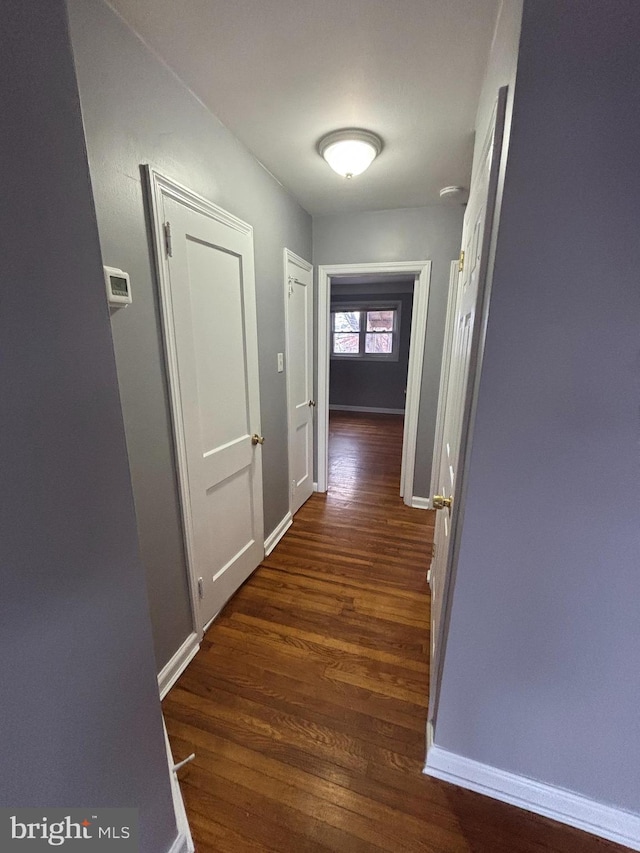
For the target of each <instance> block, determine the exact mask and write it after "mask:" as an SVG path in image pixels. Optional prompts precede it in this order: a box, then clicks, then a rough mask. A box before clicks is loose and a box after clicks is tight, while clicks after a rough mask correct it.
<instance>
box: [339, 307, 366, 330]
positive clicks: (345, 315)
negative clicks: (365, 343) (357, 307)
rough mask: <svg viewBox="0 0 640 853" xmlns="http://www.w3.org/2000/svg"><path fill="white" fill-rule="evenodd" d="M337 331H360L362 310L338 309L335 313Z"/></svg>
mask: <svg viewBox="0 0 640 853" xmlns="http://www.w3.org/2000/svg"><path fill="white" fill-rule="evenodd" d="M333 329H334V331H335V332H359V331H360V311H336V312H335V313H334V315H333Z"/></svg>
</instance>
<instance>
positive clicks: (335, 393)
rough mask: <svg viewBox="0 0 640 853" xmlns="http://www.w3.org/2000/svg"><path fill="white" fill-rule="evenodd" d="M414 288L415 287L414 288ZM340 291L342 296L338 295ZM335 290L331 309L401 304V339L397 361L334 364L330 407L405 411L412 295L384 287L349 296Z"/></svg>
mask: <svg viewBox="0 0 640 853" xmlns="http://www.w3.org/2000/svg"><path fill="white" fill-rule="evenodd" d="M411 287H413V285H411ZM337 290H339V291H340V292H339V293H336V292H335V291H337ZM344 290H345V288H344V287H338V286H334V287H333V288H332V294H331V305H332V307H333V306H335V307H336V308H338V309H339V306H340V304H341V303H342V304H348V303H349V302H354V301H356V302H360V301H364V302H366V301H371V302H385V301H388V302H400V339H399V341H398V360H397V361H363V360H350V359H344V358H343V359H340V358H334V359H331V360H330V364H329V369H330V378H329V403H330V404H333V405H340V406H366V407H372V408H382V409H404V404H405V393H404V392H405V388H406V387H407V368H408V366H409V343H410V342H411V313H412V312H411V309H412V305H413V294H412V293H398V292H397V291H396V292H393V291H391V292H389V291H388V288H387V289H385V285H384V283H383V284H381V285H380V287H379V288H378V289H376V290H374V289H373V288H371V289H370V290H369V291H368V292H364V293H358V294H351V295H350V294H348V293H345V292H344Z"/></svg>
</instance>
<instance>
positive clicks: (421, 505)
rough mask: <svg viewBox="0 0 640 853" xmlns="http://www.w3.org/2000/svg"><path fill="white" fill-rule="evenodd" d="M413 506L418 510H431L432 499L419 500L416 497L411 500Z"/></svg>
mask: <svg viewBox="0 0 640 853" xmlns="http://www.w3.org/2000/svg"><path fill="white" fill-rule="evenodd" d="M411 506H413V507H415V508H416V509H431V498H417V497H416V496H415V495H414V496H413V497H412V498H411Z"/></svg>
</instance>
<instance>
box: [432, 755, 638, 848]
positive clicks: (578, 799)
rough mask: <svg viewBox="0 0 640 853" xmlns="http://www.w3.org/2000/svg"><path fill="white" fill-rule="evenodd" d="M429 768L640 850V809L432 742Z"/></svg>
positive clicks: (455, 781) (447, 779)
mask: <svg viewBox="0 0 640 853" xmlns="http://www.w3.org/2000/svg"><path fill="white" fill-rule="evenodd" d="M424 772H425V773H426V774H427V775H428V776H434V777H435V778H436V779H443V780H444V781H445V782H451V784H452V785H460V786H461V787H463V788H468V789H470V790H471V791H477V792H478V793H480V794H485V795H486V796H487V797H493V799H495V800H501V801H502V802H504V803H510V804H511V805H514V806H518V807H519V808H521V809H526V810H527V811H530V812H534V813H535V814H540V815H544V816H545V817H550V818H552V819H553V820H558V821H560V822H561V823H566V824H569V826H575V827H576V828H577V829H583V830H584V831H585V832H590V833H592V834H593V835H598V836H600V837H601V838H607V839H609V840H610V841H615V842H616V843H617V844H624V845H626V846H627V847H630V848H631V849H632V850H640V814H633V813H632V812H628V811H624V810H623V809H617V808H615V807H614V806H607V805H603V804H602V803H598V802H596V801H595V800H590V799H588V798H587V797H583V796H581V795H580V794H574V793H573V792H572V791H567V790H565V789H564V788H556V787H555V786H553V785H547V784H544V783H542V782H536V781H534V780H533V779H529V778H527V777H526V776H520V775H517V774H515V773H509V772H507V771H505V770H498V769H497V768H495V767H491V766H490V765H488V764H481V763H480V762H479V761H474V760H473V759H471V758H465V757H464V756H462V755H457V754H456V753H453V752H449V751H448V750H446V749H442V747H439V746H436V745H435V744H434V745H432V746H431V748H430V749H429V751H428V752H427V763H426V765H425V768H424Z"/></svg>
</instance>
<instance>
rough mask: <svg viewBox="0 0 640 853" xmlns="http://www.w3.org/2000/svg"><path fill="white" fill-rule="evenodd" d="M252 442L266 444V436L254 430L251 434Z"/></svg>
mask: <svg viewBox="0 0 640 853" xmlns="http://www.w3.org/2000/svg"><path fill="white" fill-rule="evenodd" d="M251 444H253V445H254V446H255V445H256V444H264V436H263V435H258V434H257V433H255V432H254V434H253V435H252V436H251Z"/></svg>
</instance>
